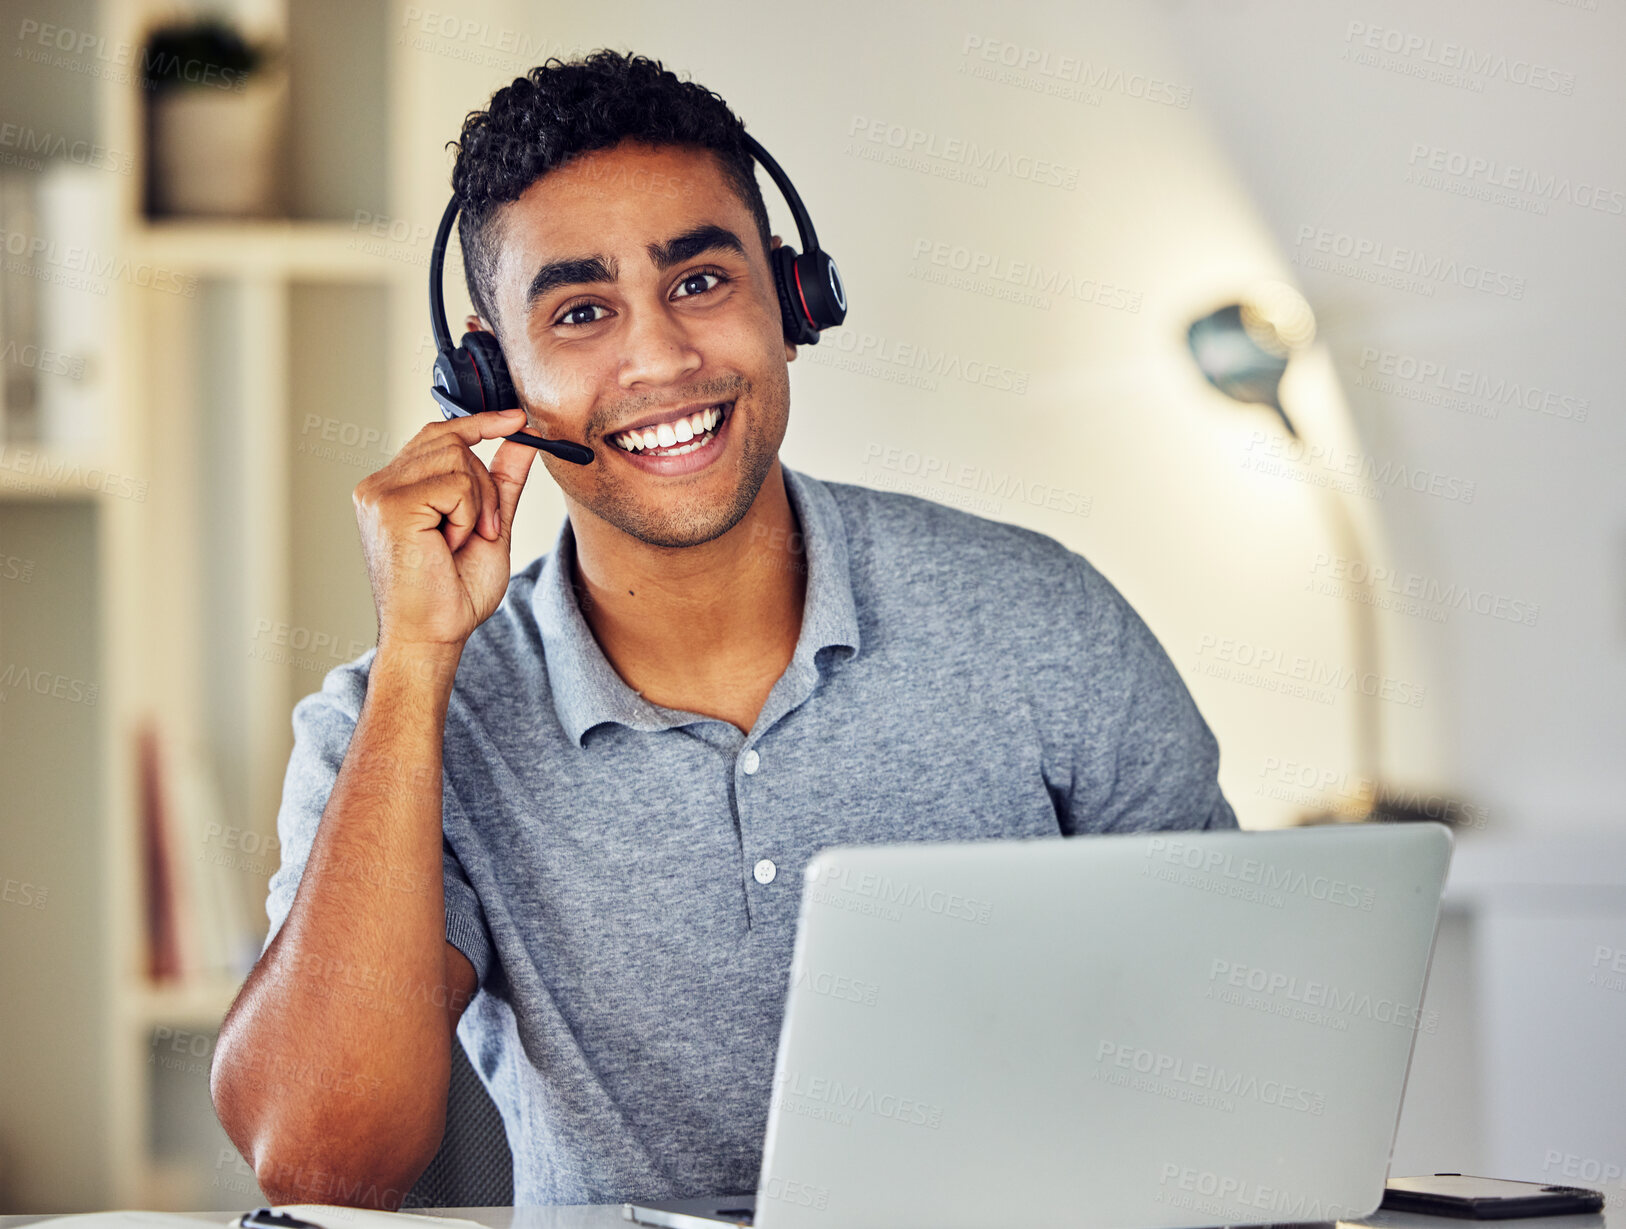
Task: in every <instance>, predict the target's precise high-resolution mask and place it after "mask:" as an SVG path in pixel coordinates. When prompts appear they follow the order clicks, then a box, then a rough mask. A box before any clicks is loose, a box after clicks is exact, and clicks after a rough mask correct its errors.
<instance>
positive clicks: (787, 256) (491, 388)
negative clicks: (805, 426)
mask: <svg viewBox="0 0 1626 1229" xmlns="http://www.w3.org/2000/svg"><path fill="white" fill-rule="evenodd" d="M740 135H741V136H742V137H744V139H745V144H746V146H747V147H748V148H749V149H750V151H751V153H752V155H753V156H754V157H755V158H756V160H757V161H758V162H760V163H762V165H763V167H764V168H766V170H767V172H768V174H769V175H770V176H772V178H773V181H774V183H776V184H778V185H779V190H780V192H782V193H784V196H785V200H786V202H787V203H788V204H789V205H790V212H791V216H792V217H794V218H795V219H796V231H797V234H799V235H800V236H801V240H802V247H803V248H805V249H806V251H805V252H804V253H803V254H802V255H800V256H798V255H797V254H796V249H795V248H792V247H788V246H786V245H785V244H780V245H779V246H778V247H777V248H774V249H773V250H772V251H770V252H769V253H768V258H769V267H770V269H771V271H772V273H773V284H774V289H775V290H776V291H777V292H778V294H779V318H780V322H781V324H782V325H783V328H784V331H785V340H786V341H788V342H790V343H791V345H793V346H816V345H818V344H819V330H821V329H828V328H832V327H834V326H835V325H838V324H840V323H841V322H842V321H843V320H845V319H846V318H847V290H846V287H844V286H843V285H842V284H841V274H840V273H839V272H837V270H836V262H835V261H834V260H832V259H831V258H830V257H829V256H828V255H827V254H826V253H824V252H822V251H820V250H819V237H818V235H817V234H815V233H814V231H813V220H812V219H811V218H809V217H808V216H807V210H806V209H805V208H803V206H802V198H801V197H799V196H797V195H796V189H795V188H794V187H793V186H792V185H791V182H790V179H789V177H788V176H787V175H786V174H785V172H784V171H782V170H780V169H779V164H778V163H777V162H775V161H774V160H773V159H772V158H771V157H769V155H768V151H767V150H765V149H763V148H762V146H761V145H759V144H758V143H757V142H756V141H755V140H754V139H753V138H752V137H750V136H749V135H746V134H744V133H741V134H740ZM457 211H458V199H457V197H456V196H455V195H454V196H453V197H452V199H451V202H450V203H449V204H448V205H447V206H446V212H445V213H444V214H443V215H441V219H440V229H438V230H437V231H436V232H435V248H434V251H433V252H432V253H431V255H430V258H429V327H430V328H431V329H432V330H434V334H435V345H436V346H437V347H438V348H439V353H438V354H437V355H436V356H435V382H434V384H433V385H432V386H431V387H430V389H429V391H430V393H431V394H432V395H433V396H434V398H435V400H436V401H438V402H440V412H441V414H442V415H444V416H445V417H446V418H462V417H466V416H467V415H469V414H479V413H482V412H484V411H486V410H508V409H516V408H518V407H519V396H518V394H517V393H515V392H514V381H513V377H511V376H510V375H509V374H508V361H507V360H506V359H505V358H503V354H502V347H501V346H500V345H498V344H497V339H496V337H495V336H493V335H492V334H490V333H486V332H481V331H472V332H468V333H464V334H463V340H462V342H461V343H460V344H459V345H458V346H457V347H455V348H454V347H453V346H452V331H451V330H450V329H449V328H447V327H446V300H445V298H444V297H443V296H442V292H441V282H442V281H443V280H444V277H445V272H444V270H445V264H446V241H447V240H448V239H449V238H450V237H451V233H452V222H453V220H454V219H455V218H456V217H457ZM507 438H508V439H511V440H513V441H515V442H516V443H520V444H529V445H530V446H531V447H532V448H539V449H541V450H542V451H543V452H546V453H551V454H552V455H553V456H556V457H559V458H560V459H562V460H565V461H573V462H575V463H576V464H577V465H586V464H587V463H588V462H589V461H591V460H592V459H593V450H592V449H591V448H588V447H586V446H585V445H583V444H577V443H573V442H571V441H570V440H545V439H543V438H542V437H541V436H537V435H527V434H525V433H524V432H523V431H520V432H516V433H515V434H513V435H510V436H508V437H507Z"/></svg>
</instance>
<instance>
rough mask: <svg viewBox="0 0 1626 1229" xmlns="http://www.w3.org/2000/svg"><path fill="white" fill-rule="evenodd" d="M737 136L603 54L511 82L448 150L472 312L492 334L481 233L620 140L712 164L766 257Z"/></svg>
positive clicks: (673, 90) (730, 121) (699, 101)
mask: <svg viewBox="0 0 1626 1229" xmlns="http://www.w3.org/2000/svg"><path fill="white" fill-rule="evenodd" d="M744 133H745V125H744V124H743V123H742V122H741V121H740V120H739V118H738V117H736V116H735V115H734V113H733V112H732V111H730V110H729V108H728V104H727V103H725V102H724V101H723V100H722V98H721V97H720V96H719V95H717V94H714V93H712V92H711V91H710V90H708V89H706V88H705V87H704V86H702V85H699V84H698V83H696V82H693V81H680V80H679V79H678V78H677V76H676V74H674V73H672V72H671V71H670V70H668V69H666V68H665V67H663V66H662V64H661V62H660V61H659V60H651V59H648V58H647V57H644V56H639V55H624V54H622V53H620V52H616V51H610V50H607V49H600V50H598V51H594V52H591V53H589V54H588V55H586V56H584V57H582V58H581V59H578V60H571V61H568V62H567V61H563V60H560V59H559V58H558V57H557V56H554V57H550V58H549V59H548V60H546V61H544V62H543V63H542V64H539V65H537V66H536V67H535V68H533V69H531V70H530V71H529V72H528V73H526V74H525V76H523V77H515V78H514V80H513V81H512V82H511V83H510V84H508V85H505V86H503V87H502V88H501V89H500V90H498V91H497V92H496V93H495V94H493V95H492V96H491V103H490V105H489V106H488V107H487V108H486V110H484V111H470V112H469V113H468V115H467V116H465V117H464V120H463V130H462V133H461V139H460V140H458V141H448V142H447V144H448V145H450V146H455V147H456V149H457V161H456V163H455V165H454V166H453V168H452V190H453V191H454V192H455V193H457V196H458V199H459V202H460V207H461V213H460V216H459V221H458V241H459V243H460V244H461V245H462V248H463V271H464V273H463V275H464V278H465V280H466V281H467V284H468V288H469V298H470V300H471V301H472V302H473V304H474V309H475V311H477V312H479V313H480V316H481V318H482V319H483V320H485V321H487V322H488V323H489V324H490V325H491V327H492V328H493V329H496V328H497V327H498V323H497V317H496V314H495V313H494V312H493V310H492V306H493V303H492V298H493V294H492V292H493V287H494V283H495V280H496V272H497V242H496V240H497V235H496V234H495V233H494V231H493V228H492V227H491V225H490V223H491V220H492V218H493V217H494V216H495V214H496V213H497V211H498V210H499V208H500V207H501V206H503V205H505V204H507V203H509V202H510V201H515V200H518V199H519V197H520V195H521V194H522V193H523V192H524V191H525V190H526V189H527V188H529V187H530V186H531V184H533V183H535V182H536V181H537V180H538V179H540V178H541V177H542V176H543V175H546V174H547V173H548V172H549V171H551V170H553V169H555V168H556V167H559V166H563V165H564V164H565V163H567V162H569V161H570V160H571V159H572V158H574V157H576V156H577V155H578V154H584V153H588V152H589V151H592V150H597V149H608V148H611V147H612V146H615V145H618V144H619V143H620V142H621V141H623V140H626V139H628V138H632V139H634V140H639V141H643V142H646V143H648V144H651V145H687V146H692V147H697V148H700V149H707V150H710V151H711V152H712V153H713V154H715V155H716V158H717V160H718V162H719V163H720V164H721V167H722V171H723V176H724V179H725V181H726V182H727V184H728V186H729V188H730V190H731V191H733V193H734V195H735V196H736V197H738V198H739V200H740V201H741V202H742V203H743V204H744V205H745V207H746V208H747V209H748V210H750V212H751V217H752V219H753V220H754V221H755V223H756V227H757V234H758V236H759V237H760V238H761V240H762V250H763V252H764V254H766V253H767V252H768V250H769V245H770V243H771V237H770V235H769V229H768V209H767V206H766V205H765V204H764V203H763V199H762V192H761V190H760V189H759V188H758V187H757V180H756V160H755V159H754V158H753V157H752V156H751V151H750V149H749V148H748V147H747V146H746V144H745V140H744Z"/></svg>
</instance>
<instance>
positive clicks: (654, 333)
mask: <svg viewBox="0 0 1626 1229" xmlns="http://www.w3.org/2000/svg"><path fill="white" fill-rule="evenodd" d="M623 336H624V337H625V339H626V345H625V349H624V351H623V352H622V356H621V370H620V376H619V379H620V384H621V387H622V388H625V389H632V388H635V387H637V386H638V385H639V384H646V385H651V386H657V387H658V386H662V385H667V384H673V383H676V382H678V381H680V380H682V379H684V378H686V377H688V376H691V375H693V374H694V373H695V372H696V371H698V370H699V369H700V365H701V363H702V362H703V360H702V359H701V357H700V352H699V351H698V350H696V349H695V348H694V343H693V341H692V339H691V338H690V337H689V331H688V329H687V328H686V327H685V325H684V322H683V321H682V320H681V319H679V318H678V317H677V316H676V315H675V314H674V313H673V312H670V311H666V310H664V309H663V308H661V307H655V308H646V309H644V310H641V311H638V312H636V313H634V318H633V320H632V322H631V323H630V324H629V326H628V327H627V329H626V332H625V333H624V334H623Z"/></svg>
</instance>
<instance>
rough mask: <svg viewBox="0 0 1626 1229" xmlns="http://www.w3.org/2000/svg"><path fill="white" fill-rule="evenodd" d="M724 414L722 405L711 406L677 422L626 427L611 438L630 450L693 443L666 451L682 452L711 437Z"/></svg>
mask: <svg viewBox="0 0 1626 1229" xmlns="http://www.w3.org/2000/svg"><path fill="white" fill-rule="evenodd" d="M722 416H723V411H722V408H721V406H716V405H712V406H707V407H706V408H705V409H703V410H697V411H695V412H694V413H693V414H690V415H689V416H688V417H687V418H679V419H677V420H676V421H675V422H663V423H660V424H658V425H657V426H653V427H645V428H643V429H642V430H641V431H623V432H621V433H620V434H619V435H612V436H611V437H610V442H611V443H613V444H614V445H616V447H618V448H623V449H625V450H626V451H627V452H641V451H644V450H647V449H650V448H661V449H670V448H677V446H678V445H680V444H689V445H690V447H687V448H681V449H678V450H677V451H675V452H667V453H664V454H663V455H665V456H682V455H683V454H684V453H686V452H693V451H694V450H695V449H696V448H699V447H701V446H703V445H704V444H705V443H706V442H707V441H708V440H710V439H711V429H712V428H713V427H715V426H716V425H717V423H718V421H719V420H720V419H721V418H722Z"/></svg>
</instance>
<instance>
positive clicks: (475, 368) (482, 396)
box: [463, 350, 486, 414]
mask: <svg viewBox="0 0 1626 1229" xmlns="http://www.w3.org/2000/svg"><path fill="white" fill-rule="evenodd" d="M463 353H464V354H467V355H468V356H469V367H470V368H471V369H472V370H473V372H474V385H475V387H476V388H478V389H479V390H480V412H481V413H482V414H483V413H485V404H486V382H485V381H484V380H482V379H481V378H480V364H479V363H477V362H475V361H474V351H473V350H465V351H463Z"/></svg>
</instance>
